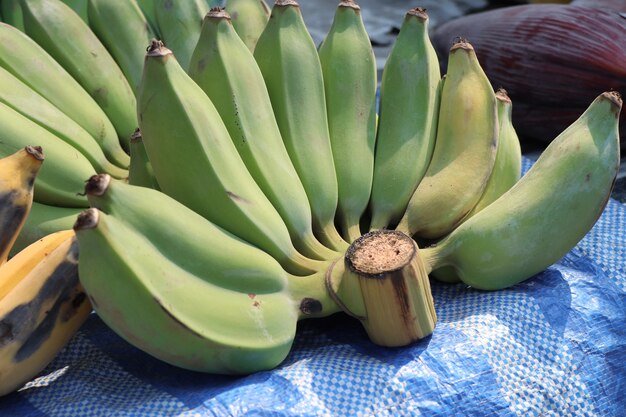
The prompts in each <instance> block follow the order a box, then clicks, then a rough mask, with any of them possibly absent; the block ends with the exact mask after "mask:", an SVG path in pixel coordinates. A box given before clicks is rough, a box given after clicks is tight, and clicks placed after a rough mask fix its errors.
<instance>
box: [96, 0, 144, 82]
mask: <svg viewBox="0 0 626 417" xmlns="http://www.w3.org/2000/svg"><path fill="white" fill-rule="evenodd" d="M87 1H88V6H89V26H90V27H91V29H92V30H93V31H94V33H95V34H96V35H97V36H98V38H99V39H100V41H101V42H102V44H103V45H104V46H106V48H107V50H108V51H109V52H110V53H111V55H112V56H113V58H114V59H115V62H117V64H118V65H119V67H120V68H121V70H122V72H123V73H124V76H125V77H126V80H127V81H128V84H130V87H131V88H132V90H133V93H135V94H136V93H137V89H138V88H139V83H140V82H141V73H142V71H143V58H144V55H145V52H146V47H147V46H148V45H150V41H151V40H152V39H153V38H154V37H155V35H154V32H153V31H152V29H151V28H150V25H149V24H148V21H147V20H146V17H145V16H144V15H143V13H142V11H141V9H140V8H139V5H138V4H137V2H136V1H135V0H125V1H111V0H87Z"/></svg>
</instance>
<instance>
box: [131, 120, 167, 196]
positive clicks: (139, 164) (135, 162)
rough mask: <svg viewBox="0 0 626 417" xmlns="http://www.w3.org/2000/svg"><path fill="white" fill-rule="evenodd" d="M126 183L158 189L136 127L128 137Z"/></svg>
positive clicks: (139, 132) (139, 131)
mask: <svg viewBox="0 0 626 417" xmlns="http://www.w3.org/2000/svg"><path fill="white" fill-rule="evenodd" d="M128 183H129V184H132V185H139V186H141V187H148V188H153V189H155V190H159V189H160V188H159V183H158V182H157V180H156V178H155V176H154V170H153V169H152V164H151V163H150V159H149V158H148V154H147V153H146V148H145V147H144V146H143V137H142V135H141V130H140V129H139V128H137V130H135V133H133V136H131V138H130V167H129V168H128Z"/></svg>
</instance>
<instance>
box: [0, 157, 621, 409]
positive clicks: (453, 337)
mask: <svg viewBox="0 0 626 417" xmlns="http://www.w3.org/2000/svg"><path fill="white" fill-rule="evenodd" d="M525 165H526V167H527V166H528V161H525ZM537 238H538V239H549V238H550V236H544V237H541V236H538V237H537ZM528 244H529V245H532V244H533V242H528ZM520 262H524V259H520ZM432 290H433V296H434V299H435V308H436V310H437V315H438V323H437V327H436V329H435V332H434V334H433V335H432V336H431V337H429V338H427V339H425V340H422V341H420V342H419V343H417V344H414V345H412V346H409V347H405V348H394V349H390V348H381V347H377V346H375V345H373V344H372V343H371V342H370V341H369V340H368V338H367V336H366V334H365V332H364V330H363V329H362V328H361V325H360V323H359V322H358V321H356V320H355V319H352V318H350V317H348V316H346V315H343V314H338V315H334V316H331V317H328V318H325V319H319V320H306V321H302V322H300V323H299V325H298V331H297V336H296V340H295V344H294V346H293V349H292V351H291V353H290V355H289V356H288V357H287V359H286V360H285V361H284V363H283V364H282V365H281V366H279V367H278V368H277V369H274V370H272V371H267V372H260V373H257V374H254V375H250V376H246V377H225V376H215V375H207V374H200V373H195V372H190V371H185V370H181V369H177V368H175V367H172V366H169V365H167V364H165V363H162V362H160V361H158V360H156V359H153V358H152V357H150V356H148V355H146V354H144V353H142V352H141V351H139V350H137V349H136V348H134V347H132V346H131V345H129V344H128V343H126V342H125V341H124V340H122V339H121V338H120V337H118V336H117V335H116V334H115V333H113V332H112V331H111V330H109V329H108V328H107V327H106V325H104V324H103V322H102V321H101V320H100V319H99V318H98V317H97V316H96V315H95V314H92V316H91V317H90V318H89V320H88V321H87V323H86V324H85V325H84V327H83V328H82V329H81V331H80V332H79V333H78V334H77V335H76V337H75V338H74V339H73V340H72V342H71V343H70V344H69V345H68V346H67V348H66V349H64V350H63V352H62V353H61V354H60V355H59V356H58V357H57V358H56V359H55V360H54V362H53V363H51V364H50V365H49V366H48V367H47V368H46V369H45V370H44V371H43V372H42V373H41V375H40V376H39V377H38V378H36V379H34V380H33V381H31V382H29V383H28V384H27V385H26V386H25V387H24V388H23V389H21V390H20V391H19V392H17V393H14V394H10V395H8V396H6V397H3V398H0V416H2V417H9V416H11V417H12V416H20V417H79V416H80V417H92V416H93V417H96V416H97V417H109V416H110V417H112V416H116V417H117V416H128V417H131V416H132V417H143V416H146V417H148V416H150V417H153V416H179V417H183V416H184V417H189V416H198V417H199V416H259V417H266V416H267V417H270V416H271V417H277V416H333V417H337V416H363V417H365V416H372V417H374V416H376V417H384V416H390V417H391V416H394V417H396V416H446V417H450V416H524V417H529V416H553V415H554V416H563V415H566V416H606V417H618V416H624V415H626V411H625V410H626V207H625V206H624V205H622V204H621V203H619V202H617V201H615V200H610V201H609V203H608V205H607V207H606V209H605V211H604V214H603V215H602V216H601V217H600V219H599V220H598V222H597V224H596V225H595V227H594V228H593V229H592V230H591V231H590V232H589V233H588V234H587V236H586V237H585V238H584V239H583V240H582V241H581V242H580V243H579V244H578V246H577V247H576V248H574V249H573V250H572V251H571V252H570V253H568V254H567V255H566V256H565V257H564V258H563V259H562V260H560V261H559V262H558V263H557V264H555V265H553V266H551V267H550V268H548V269H547V270H545V271H544V272H542V273H540V274H538V275H536V276H535V277H533V278H531V279H529V280H527V281H525V282H523V283H521V284H518V285H516V286H514V287H512V288H509V289H506V290H502V291H497V292H483V291H477V290H473V289H470V288H468V287H466V286H465V285H463V284H454V285H450V284H442V283H437V282H432Z"/></svg>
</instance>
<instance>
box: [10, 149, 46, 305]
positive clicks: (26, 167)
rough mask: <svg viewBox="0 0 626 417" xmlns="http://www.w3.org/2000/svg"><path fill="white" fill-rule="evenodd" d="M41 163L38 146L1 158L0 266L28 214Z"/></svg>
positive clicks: (41, 155)
mask: <svg viewBox="0 0 626 417" xmlns="http://www.w3.org/2000/svg"><path fill="white" fill-rule="evenodd" d="M42 162H43V154H42V152H41V148H37V147H32V146H26V147H25V148H23V149H20V150H19V151H17V152H15V153H13V154H10V155H8V156H5V157H4V158H2V159H0V266H2V264H3V263H4V262H5V261H6V260H7V258H8V256H9V252H10V251H11V248H12V247H13V244H14V243H15V240H16V239H17V236H18V235H19V233H20V230H21V229H22V226H23V225H24V222H25V221H26V218H27V217H28V213H29V211H30V209H31V206H32V204H33V187H34V183H35V178H36V177H37V173H38V172H39V170H40V168H41V164H42ZM0 298H1V297H0Z"/></svg>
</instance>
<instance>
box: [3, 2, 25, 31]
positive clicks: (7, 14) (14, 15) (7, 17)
mask: <svg viewBox="0 0 626 417" xmlns="http://www.w3.org/2000/svg"><path fill="white" fill-rule="evenodd" d="M0 11H2V19H3V21H4V22H5V23H8V24H9V25H11V26H13V27H15V28H17V29H19V30H22V31H23V30H24V16H23V15H22V7H21V6H20V0H2V1H1V2H0Z"/></svg>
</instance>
